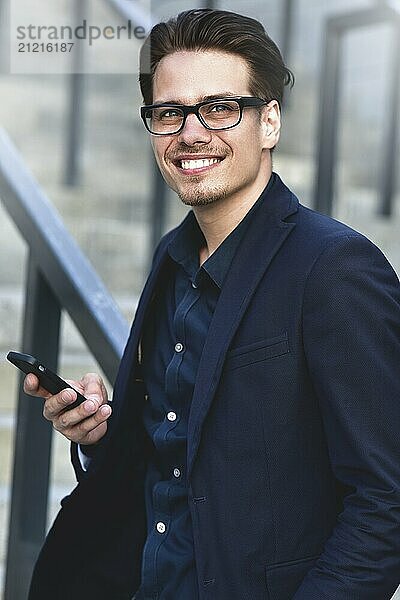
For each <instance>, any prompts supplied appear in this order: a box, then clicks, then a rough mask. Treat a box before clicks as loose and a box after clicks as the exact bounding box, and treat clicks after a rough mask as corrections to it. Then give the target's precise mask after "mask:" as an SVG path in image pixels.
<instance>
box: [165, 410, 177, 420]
mask: <svg viewBox="0 0 400 600" xmlns="http://www.w3.org/2000/svg"><path fill="white" fill-rule="evenodd" d="M167 419H168V421H176V413H174V412H172V411H171V412H169V413H168V414H167Z"/></svg>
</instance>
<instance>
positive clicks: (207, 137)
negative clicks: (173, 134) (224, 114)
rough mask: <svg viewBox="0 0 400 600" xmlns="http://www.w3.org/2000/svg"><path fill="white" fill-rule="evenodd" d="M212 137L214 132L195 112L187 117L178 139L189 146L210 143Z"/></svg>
mask: <svg viewBox="0 0 400 600" xmlns="http://www.w3.org/2000/svg"><path fill="white" fill-rule="evenodd" d="M211 138H212V132H211V131H210V130H209V129H207V128H206V127H204V125H202V124H201V123H200V121H199V119H198V118H197V116H196V115H195V114H190V115H188V116H187V117H186V122H185V125H184V127H183V129H182V131H180V132H179V134H178V140H179V141H180V142H182V143H184V144H186V145H187V146H193V145H194V144H208V143H209V142H210V141H211Z"/></svg>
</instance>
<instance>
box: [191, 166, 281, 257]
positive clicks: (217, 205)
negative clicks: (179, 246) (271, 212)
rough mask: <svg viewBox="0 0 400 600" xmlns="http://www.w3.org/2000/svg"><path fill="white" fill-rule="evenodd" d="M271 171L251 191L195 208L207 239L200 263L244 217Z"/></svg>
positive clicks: (256, 198)
mask: <svg viewBox="0 0 400 600" xmlns="http://www.w3.org/2000/svg"><path fill="white" fill-rule="evenodd" d="M271 173H272V171H270V172H269V174H268V177H267V178H266V179H264V181H263V182H262V183H261V184H260V185H259V186H257V188H255V189H253V190H251V193H248V194H242V195H240V196H237V197H236V196H235V197H232V196H229V197H227V198H224V199H223V200H219V201H218V202H214V203H212V204H208V205H205V206H196V207H194V208H193V212H194V214H195V216H196V219H197V222H198V224H199V227H200V229H201V230H202V232H203V235H204V237H205V239H206V246H205V247H204V248H201V249H200V264H202V263H203V262H204V261H205V260H207V258H208V257H209V256H210V255H211V254H212V253H213V252H215V250H216V249H217V248H218V246H219V245H220V244H222V242H223V241H224V239H225V238H227V237H228V235H229V234H230V233H231V232H232V231H233V230H234V229H235V227H236V226H237V225H238V224H239V223H240V221H242V219H244V217H245V216H246V215H247V213H248V212H249V210H250V209H251V207H252V206H253V205H254V204H255V203H256V201H257V200H258V198H259V196H260V195H261V193H262V191H263V190H264V188H265V186H266V185H267V184H268V181H269V179H270V177H271Z"/></svg>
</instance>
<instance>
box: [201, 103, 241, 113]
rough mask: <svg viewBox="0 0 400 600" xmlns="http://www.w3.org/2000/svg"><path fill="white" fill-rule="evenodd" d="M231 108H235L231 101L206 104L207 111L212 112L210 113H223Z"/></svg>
mask: <svg viewBox="0 0 400 600" xmlns="http://www.w3.org/2000/svg"><path fill="white" fill-rule="evenodd" d="M232 110H235V106H233V105H232V104H231V103H229V104H225V103H223V104H222V103H220V104H211V105H209V106H208V111H207V112H209V113H210V112H212V113H224V112H231V111H232Z"/></svg>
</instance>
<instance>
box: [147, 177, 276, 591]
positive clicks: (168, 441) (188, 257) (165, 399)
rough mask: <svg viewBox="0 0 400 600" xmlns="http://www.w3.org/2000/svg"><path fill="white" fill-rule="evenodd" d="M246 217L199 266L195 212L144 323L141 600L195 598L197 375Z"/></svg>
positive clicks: (174, 246)
mask: <svg viewBox="0 0 400 600" xmlns="http://www.w3.org/2000/svg"><path fill="white" fill-rule="evenodd" d="M273 180H274V175H272V177H271V179H270V182H269V184H268V186H267V188H266V190H265V191H264V193H263V194H262V195H261V196H260V198H259V199H258V201H257V202H256V203H255V204H254V205H253V207H252V208H251V209H250V211H249V212H248V213H247V215H246V216H245V218H244V219H243V220H242V221H241V222H240V223H239V225H238V226H237V227H236V228H235V229H234V230H233V231H232V232H231V233H230V235H229V236H228V237H227V238H226V239H225V240H224V241H223V243H222V244H221V245H220V246H219V247H218V248H217V249H216V251H215V252H214V253H213V254H212V255H211V256H210V257H209V258H208V259H207V260H206V261H205V262H204V263H203V265H202V266H199V250H200V248H201V247H202V246H205V245H206V242H205V239H204V236H203V234H202V232H201V229H200V227H199V226H198V224H197V220H196V218H195V216H194V213H190V217H189V219H188V221H187V222H186V224H185V227H184V228H182V229H181V230H180V231H179V233H178V234H177V235H176V237H175V238H174V239H173V241H172V242H171V243H170V244H169V246H168V254H169V264H168V267H167V269H168V270H167V272H166V276H164V279H163V282H162V289H161V290H160V291H159V293H158V294H157V295H156V298H155V300H154V303H153V306H152V309H151V311H150V315H149V317H148V318H147V320H146V325H145V330H144V335H143V340H142V354H143V373H144V381H145V383H146V387H147V392H148V400H147V403H146V406H145V409H144V415H143V418H144V425H145V428H146V431H147V433H148V435H149V438H150V440H151V442H152V448H153V452H152V457H151V460H150V461H149V465H148V469H147V477H146V489H145V494H146V510H147V526H148V537H147V540H146V543H145V547H144V550H143V557H142V583H141V586H140V589H139V590H138V592H137V593H136V596H135V598H136V600H156V599H157V600H196V599H197V598H198V585H197V573H196V568H195V562H194V547H193V534H192V523H191V516H190V512H189V504H188V488H187V479H186V448H187V429H188V420H189V411H190V404H191V399H192V394H193V389H194V384H195V380H196V373H197V368H198V364H199V361H200V356H201V353H202V350H203V346H204V342H205V339H206V335H207V331H208V328H209V325H210V322H211V319H212V315H213V313H214V310H215V306H216V304H217V302H218V297H219V294H220V290H221V288H222V286H223V283H224V279H225V276H226V274H227V272H228V269H229V267H230V264H231V262H232V259H233V256H234V254H235V252H236V250H237V248H238V245H239V243H240V240H241V239H242V237H243V235H244V233H245V230H246V228H247V225H248V223H249V220H250V219H251V218H253V217H254V213H255V212H256V210H257V207H258V206H259V204H260V202H262V201H268V200H266V199H265V193H266V191H267V190H268V189H269V188H270V186H271V185H272V184H273Z"/></svg>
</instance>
